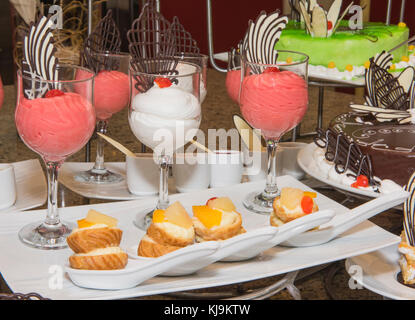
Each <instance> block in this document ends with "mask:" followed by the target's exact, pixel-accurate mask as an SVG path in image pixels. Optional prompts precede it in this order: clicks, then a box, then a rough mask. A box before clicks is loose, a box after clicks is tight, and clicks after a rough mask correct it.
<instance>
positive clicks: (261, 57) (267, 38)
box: [243, 10, 288, 64]
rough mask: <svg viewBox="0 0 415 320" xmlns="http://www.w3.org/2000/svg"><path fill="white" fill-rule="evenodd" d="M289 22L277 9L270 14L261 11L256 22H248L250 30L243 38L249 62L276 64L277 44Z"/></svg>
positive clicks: (244, 49)
mask: <svg viewBox="0 0 415 320" xmlns="http://www.w3.org/2000/svg"><path fill="white" fill-rule="evenodd" d="M287 23H288V18H287V17H286V16H280V11H279V10H277V11H275V12H273V13H270V14H269V15H268V14H267V13H266V12H265V11H261V13H260V14H259V16H258V18H257V19H256V21H255V22H253V21H252V20H250V21H249V22H248V30H247V31H246V34H245V37H244V40H243V51H244V53H245V54H246V58H247V60H248V61H249V62H254V63H262V64H274V63H276V61H277V58H278V51H277V50H275V45H276V44H277V42H278V40H279V39H280V36H281V32H282V30H283V29H284V28H285V26H286V25H287Z"/></svg>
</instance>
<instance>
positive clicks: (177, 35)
mask: <svg viewBox="0 0 415 320" xmlns="http://www.w3.org/2000/svg"><path fill="white" fill-rule="evenodd" d="M170 32H171V34H172V37H173V38H174V40H175V43H176V54H179V55H182V54H188V55H195V56H197V55H199V54H200V49H199V47H198V46H197V42H196V40H194V39H193V38H192V35H191V34H190V32H188V31H186V30H185V28H184V27H183V25H182V24H181V23H180V21H179V18H178V17H177V16H175V17H173V22H172V24H171V25H170Z"/></svg>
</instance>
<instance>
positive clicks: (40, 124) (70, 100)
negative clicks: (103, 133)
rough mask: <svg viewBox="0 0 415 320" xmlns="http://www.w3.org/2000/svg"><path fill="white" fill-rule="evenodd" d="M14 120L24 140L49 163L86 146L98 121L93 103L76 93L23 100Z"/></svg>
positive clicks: (60, 159)
mask: <svg viewBox="0 0 415 320" xmlns="http://www.w3.org/2000/svg"><path fill="white" fill-rule="evenodd" d="M15 120H16V127H17V131H18V132H19V135H20V137H21V138H22V140H23V141H24V142H25V143H26V144H27V145H28V146H29V147H30V148H31V149H32V150H34V151H35V152H37V153H39V154H41V155H42V157H43V158H44V159H45V160H46V161H56V162H60V161H63V160H64V159H65V158H66V157H67V156H69V155H71V154H73V153H75V152H77V151H78V150H79V149H81V148H82V147H83V146H84V145H85V144H86V143H87V141H88V140H89V138H90V137H91V135H92V133H93V131H94V129H95V121H96V120H95V112H94V108H93V106H92V105H91V103H89V102H88V101H87V99H85V98H84V97H83V96H82V95H80V94H78V93H74V92H65V93H62V94H61V93H59V95H56V96H51V97H48V98H37V99H33V100H29V99H26V98H24V97H22V98H21V100H20V103H19V105H18V106H17V108H16V114H15Z"/></svg>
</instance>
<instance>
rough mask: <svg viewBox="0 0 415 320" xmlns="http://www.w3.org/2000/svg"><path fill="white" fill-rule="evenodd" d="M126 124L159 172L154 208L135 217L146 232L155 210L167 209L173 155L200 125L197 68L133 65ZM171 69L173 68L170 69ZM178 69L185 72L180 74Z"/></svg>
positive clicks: (167, 61) (147, 62)
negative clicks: (142, 145)
mask: <svg viewBox="0 0 415 320" xmlns="http://www.w3.org/2000/svg"><path fill="white" fill-rule="evenodd" d="M132 66H133V67H132V68H130V90H131V98H130V105H129V114H128V118H129V124H130V128H131V130H132V132H133V133H134V135H135V136H136V138H137V139H138V140H139V141H140V142H141V143H142V144H144V145H146V146H147V147H149V148H151V149H152V150H153V157H154V159H155V161H157V163H158V165H159V168H160V182H159V197H158V201H157V205H156V207H155V208H150V209H145V210H144V212H140V213H138V214H137V217H136V221H135V224H136V226H137V227H139V228H140V229H142V230H146V229H147V227H148V225H149V224H150V222H151V219H152V214H153V211H154V209H166V208H167V207H168V206H169V198H168V171H169V165H170V164H171V162H172V157H173V154H174V152H175V151H176V150H177V149H179V148H181V147H183V146H184V145H185V144H186V143H187V142H189V141H190V140H191V139H192V138H193V137H194V136H195V135H196V133H197V130H198V129H199V126H200V122H201V107H200V95H199V90H200V78H201V70H200V67H199V66H198V65H196V64H192V63H189V62H186V61H182V60H176V59H171V58H154V59H153V58H151V59H144V60H142V61H141V62H140V64H139V67H138V68H137V65H135V66H134V63H132ZM172 66H173V67H172ZM178 69H182V70H184V69H186V70H187V71H186V72H183V73H182V74H179V72H178V71H177V70H178Z"/></svg>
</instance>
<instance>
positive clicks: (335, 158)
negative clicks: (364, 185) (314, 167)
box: [314, 128, 379, 186]
mask: <svg viewBox="0 0 415 320" xmlns="http://www.w3.org/2000/svg"><path fill="white" fill-rule="evenodd" d="M314 143H315V144H316V145H317V146H318V147H320V148H324V149H326V153H325V157H326V159H327V160H328V161H330V162H333V163H334V168H335V170H336V172H337V173H338V174H343V173H346V172H347V171H348V170H350V171H351V172H352V173H353V174H354V177H355V178H356V177H357V176H359V175H365V176H366V177H367V178H368V180H369V184H370V185H371V186H377V185H379V182H378V181H376V180H375V179H374V175H373V170H372V164H371V160H370V157H369V156H368V155H365V154H363V153H362V151H361V150H360V148H359V146H358V145H357V144H355V143H354V142H351V141H349V139H347V137H346V136H345V135H344V134H343V133H341V132H335V131H334V130H333V129H331V128H329V129H327V130H326V131H324V130H322V129H317V136H316V137H315V138H314Z"/></svg>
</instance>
